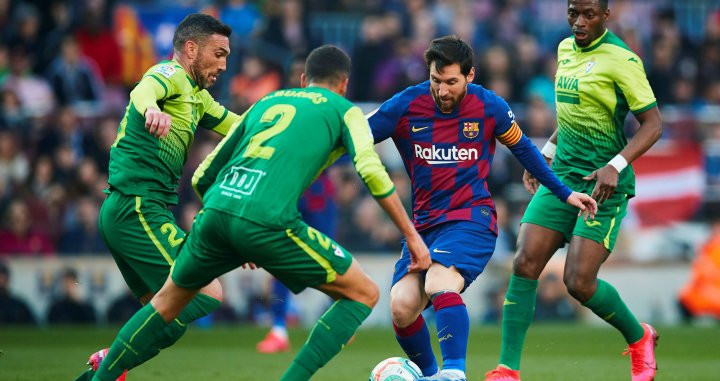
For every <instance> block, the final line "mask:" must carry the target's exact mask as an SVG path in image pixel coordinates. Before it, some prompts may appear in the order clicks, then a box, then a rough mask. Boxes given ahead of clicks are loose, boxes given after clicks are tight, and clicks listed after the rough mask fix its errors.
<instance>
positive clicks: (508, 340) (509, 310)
mask: <svg viewBox="0 0 720 381" xmlns="http://www.w3.org/2000/svg"><path fill="white" fill-rule="evenodd" d="M537 284H538V281H537V280H532V279H525V278H522V277H519V276H516V275H514V274H513V275H512V276H511V277H510V284H509V285H508V289H507V292H506V293H505V301H504V302H503V314H502V342H501V345H500V364H501V365H505V366H507V367H509V368H510V369H513V370H519V369H520V356H521V355H522V349H523V344H524V343H525V335H526V334H527V330H528V327H530V323H531V322H532V320H533V317H534V316H535V294H536V293H537Z"/></svg>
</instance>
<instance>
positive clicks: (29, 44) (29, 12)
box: [3, 2, 47, 73]
mask: <svg viewBox="0 0 720 381" xmlns="http://www.w3.org/2000/svg"><path fill="white" fill-rule="evenodd" d="M12 18H13V22H14V24H15V25H14V28H13V29H12V31H11V32H10V33H9V34H8V35H4V36H3V37H6V38H7V39H8V44H9V45H10V46H11V47H12V48H17V49H22V50H23V51H24V52H25V53H26V54H27V55H28V59H29V62H30V68H31V69H32V70H33V71H34V72H35V73H41V72H42V70H41V69H42V68H43V67H44V66H45V65H46V64H47V62H44V61H43V60H42V50H43V49H42V47H43V39H42V36H40V14H39V13H38V10H37V8H36V7H35V6H34V5H31V4H28V3H27V2H20V3H19V5H18V7H17V8H16V9H15V12H13V17H12Z"/></svg>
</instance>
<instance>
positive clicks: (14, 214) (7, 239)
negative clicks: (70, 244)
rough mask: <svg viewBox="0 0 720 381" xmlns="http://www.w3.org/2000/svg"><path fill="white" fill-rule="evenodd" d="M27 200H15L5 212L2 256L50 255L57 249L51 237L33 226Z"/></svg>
mask: <svg viewBox="0 0 720 381" xmlns="http://www.w3.org/2000/svg"><path fill="white" fill-rule="evenodd" d="M31 223H32V221H31V219H30V211H29V209H28V206H27V204H26V203H25V201H23V200H21V199H16V200H13V201H12V202H11V203H10V205H9V206H8V208H7V211H6V214H5V227H4V228H3V229H1V230H0V256H3V255H13V254H17V255H37V254H45V255H49V254H52V253H53V252H54V251H55V246H54V245H53V243H52V242H51V241H50V237H48V236H47V235H46V234H44V233H42V232H40V231H39V230H36V229H34V228H33V227H32V224H31Z"/></svg>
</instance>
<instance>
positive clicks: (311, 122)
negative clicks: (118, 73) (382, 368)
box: [94, 45, 430, 381]
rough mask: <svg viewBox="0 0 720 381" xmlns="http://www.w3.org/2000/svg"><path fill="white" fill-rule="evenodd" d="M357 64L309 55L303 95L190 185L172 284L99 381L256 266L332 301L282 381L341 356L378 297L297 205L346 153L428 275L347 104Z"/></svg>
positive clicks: (248, 128) (118, 343)
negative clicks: (194, 201) (222, 280)
mask: <svg viewBox="0 0 720 381" xmlns="http://www.w3.org/2000/svg"><path fill="white" fill-rule="evenodd" d="M349 72H350V58H349V57H348V56H347V55H346V54H345V53H343V52H342V51H341V50H340V49H338V48H336V47H334V46H331V45H325V46H321V47H319V48H317V49H315V50H313V51H312V52H311V53H310V55H309V56H308V59H307V61H306V63H305V72H304V73H303V74H302V77H301V83H302V86H303V88H299V89H289V90H279V91H276V92H273V93H270V94H268V95H266V96H265V97H263V98H262V99H260V100H259V101H258V102H257V103H256V104H255V105H253V107H252V108H251V109H250V110H248V112H246V113H245V116H244V118H243V119H242V121H241V122H239V123H236V124H235V125H233V127H232V128H231V130H230V132H229V133H228V135H227V136H226V137H225V139H223V141H222V142H220V144H218V146H217V147H216V148H215V150H214V151H213V152H212V153H211V154H210V155H209V156H208V157H207V158H206V159H205V161H204V162H203V163H202V164H201V165H200V167H199V168H198V169H197V170H196V171H195V175H194V176H193V187H194V188H195V190H196V191H197V193H198V195H200V196H201V197H202V198H203V203H204V207H203V209H202V211H201V212H200V213H199V214H198V216H197V218H196V219H195V222H194V223H193V226H192V229H191V231H190V234H189V235H188V238H187V239H186V240H185V242H184V244H183V247H182V249H181V250H180V253H179V254H178V257H177V259H176V260H175V265H174V266H173V269H172V272H171V274H170V277H169V278H168V280H167V282H166V283H165V285H164V286H163V288H162V289H161V290H160V291H159V292H158V293H157V294H156V295H155V297H154V298H153V299H152V300H151V301H150V303H148V304H147V305H146V306H145V307H143V308H142V309H141V310H140V311H138V313H136V314H135V315H134V316H133V317H132V318H131V319H130V320H129V321H128V323H127V324H125V326H124V327H123V328H122V329H121V330H120V332H119V333H118V335H117V337H116V339H115V341H114V342H113V345H112V346H111V347H110V352H109V353H108V357H107V358H106V360H105V361H104V362H103V363H102V365H101V367H100V369H99V370H98V372H97V373H96V375H95V378H94V380H114V379H115V378H116V377H117V376H118V375H119V374H120V373H121V372H122V370H123V369H124V368H126V367H128V366H130V365H132V364H134V363H136V360H135V359H134V357H135V356H136V353H143V352H145V351H147V350H148V349H149V348H155V347H157V346H158V344H157V341H158V340H160V339H162V335H161V333H162V332H163V330H164V329H166V327H167V326H168V324H169V323H172V322H173V319H175V318H176V317H177V316H178V314H180V312H181V311H182V309H183V308H184V307H185V305H186V304H187V303H188V302H189V301H190V300H192V298H193V297H194V296H195V295H196V293H197V290H199V289H201V288H202V287H205V286H206V285H207V284H208V283H210V282H211V281H212V280H213V279H215V278H216V277H218V276H220V275H222V274H224V273H226V272H228V271H231V270H233V269H235V268H237V267H239V266H243V265H244V264H246V263H254V264H255V265H256V266H258V267H262V268H264V269H265V270H267V271H268V272H270V273H271V274H272V275H273V276H275V277H276V278H277V279H279V280H280V281H282V282H283V283H284V284H285V285H286V286H287V287H288V288H289V289H290V290H291V291H293V292H294V293H298V292H300V291H302V290H303V289H304V288H306V287H313V288H316V289H318V290H320V291H323V292H325V293H326V294H328V295H330V296H331V297H333V298H334V299H335V300H336V302H335V303H334V304H333V305H332V306H331V307H330V308H329V309H328V310H327V312H325V314H323V315H322V316H321V317H320V319H319V320H318V322H317V323H316V324H315V327H314V328H313V329H312V331H311V332H310V335H309V337H308V340H307V341H306V342H305V344H304V345H303V347H302V348H301V349H300V352H299V353H298V355H297V356H296V357H295V359H294V360H293V362H292V364H291V365H290V367H289V368H288V369H287V370H286V372H285V373H284V375H283V376H282V378H281V380H282V381H291V380H292V381H294V380H309V379H310V377H312V375H313V374H314V373H315V372H316V371H317V370H318V369H319V368H320V367H322V366H324V365H325V364H326V363H327V362H328V361H329V360H330V359H331V358H332V357H333V356H335V355H336V354H337V353H338V352H340V350H341V349H342V347H343V346H344V345H345V344H346V343H347V341H348V340H349V339H350V338H351V337H352V335H353V334H354V333H355V330H356V329H357V328H358V327H359V326H360V324H361V323H362V322H363V321H364V320H365V318H366V317H367V316H368V315H369V314H370V312H371V310H372V307H373V306H374V305H375V303H377V299H378V288H377V285H376V284H375V282H373V281H372V279H370V277H369V276H368V275H367V274H366V273H365V272H364V271H363V270H362V269H361V268H360V265H359V264H358V262H357V261H355V260H354V259H353V258H352V256H351V255H350V253H348V252H347V251H346V250H345V249H343V248H342V247H341V246H340V245H339V244H338V243H336V242H334V241H333V240H332V239H330V238H329V237H327V236H326V235H324V234H322V233H321V232H319V231H317V230H316V229H313V228H312V227H310V226H308V225H307V224H306V223H305V222H303V221H302V219H301V218H300V213H299V212H298V210H297V204H298V199H299V198H300V195H301V194H302V193H303V191H304V190H305V188H307V187H308V186H309V185H310V184H311V183H312V181H313V179H314V178H315V177H316V176H317V175H318V174H319V173H320V172H321V171H322V169H323V168H325V167H326V166H328V165H330V164H331V163H332V162H333V161H335V159H337V158H338V157H339V156H340V155H341V154H343V153H345V152H347V154H348V155H349V156H350V158H351V159H352V161H353V164H354V165H355V169H356V170H357V172H358V174H359V175H360V176H361V177H362V180H363V182H364V183H365V185H366V186H367V188H368V190H369V191H370V193H371V194H372V195H373V196H374V197H375V199H376V201H377V202H378V203H379V204H380V206H381V207H382V208H383V209H384V210H385V211H386V212H387V213H388V214H389V216H390V218H391V219H392V220H393V222H394V223H395V225H397V227H398V228H399V229H400V231H401V232H402V233H403V235H404V236H405V239H406V241H407V245H408V248H409V250H410V253H411V256H412V260H411V263H410V265H409V270H410V271H412V272H417V271H423V270H426V269H427V268H428V267H429V266H430V253H429V252H428V249H427V246H425V243H424V242H423V240H422V238H421V237H420V235H419V234H418V233H417V231H416V230H415V228H414V227H413V224H412V222H411V221H410V219H409V218H408V216H407V214H406V212H405V209H404V208H403V206H402V203H401V202H400V198H399V197H398V196H397V194H396V192H395V187H394V185H393V183H392V182H391V181H390V177H389V175H388V174H387V172H386V171H385V168H384V167H383V165H382V163H381V162H380V159H379V157H378V156H377V153H376V152H375V149H374V146H373V138H372V135H371V134H370V127H369V125H368V123H367V121H366V120H365V116H364V115H363V113H362V111H361V110H360V108H358V107H357V106H353V104H352V103H350V102H349V101H347V100H346V99H345V98H344V97H343V95H344V94H345V92H346V89H347V83H348V74H349Z"/></svg>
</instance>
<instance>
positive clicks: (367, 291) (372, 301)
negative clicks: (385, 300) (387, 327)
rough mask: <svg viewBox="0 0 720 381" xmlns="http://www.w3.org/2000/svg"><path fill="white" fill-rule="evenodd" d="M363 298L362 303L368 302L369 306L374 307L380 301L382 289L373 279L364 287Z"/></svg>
mask: <svg viewBox="0 0 720 381" xmlns="http://www.w3.org/2000/svg"><path fill="white" fill-rule="evenodd" d="M362 298H363V300H361V301H360V302H361V303H364V304H366V305H367V306H368V307H370V308H373V307H375V305H376V304H377V302H378V299H380V290H379V289H378V286H377V284H375V282H373V281H368V282H366V284H365V285H364V287H363V295H362Z"/></svg>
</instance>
